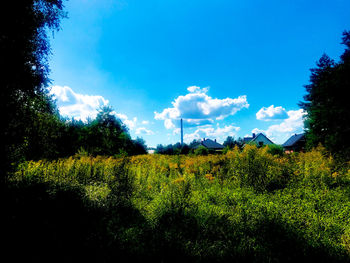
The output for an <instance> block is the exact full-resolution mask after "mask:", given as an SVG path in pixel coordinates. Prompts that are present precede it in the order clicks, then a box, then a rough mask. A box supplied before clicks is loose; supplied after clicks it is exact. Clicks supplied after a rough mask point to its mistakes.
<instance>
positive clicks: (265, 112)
mask: <svg viewBox="0 0 350 263" xmlns="http://www.w3.org/2000/svg"><path fill="white" fill-rule="evenodd" d="M256 118H257V119H258V120H262V121H271V120H281V119H286V118H288V114H287V111H286V109H284V108H282V107H281V106H279V107H274V106H273V105H271V106H270V107H267V108H266V107H262V108H261V109H260V110H259V111H258V112H257V113H256Z"/></svg>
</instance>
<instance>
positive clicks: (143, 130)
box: [135, 127, 154, 135]
mask: <svg viewBox="0 0 350 263" xmlns="http://www.w3.org/2000/svg"><path fill="white" fill-rule="evenodd" d="M135 134H137V135H139V134H143V135H153V134H154V132H153V131H151V130H148V129H146V128H145V127H139V128H137V129H136V131H135Z"/></svg>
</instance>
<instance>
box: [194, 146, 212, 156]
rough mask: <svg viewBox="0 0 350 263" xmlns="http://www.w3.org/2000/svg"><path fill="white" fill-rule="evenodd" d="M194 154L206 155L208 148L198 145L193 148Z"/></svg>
mask: <svg viewBox="0 0 350 263" xmlns="http://www.w3.org/2000/svg"><path fill="white" fill-rule="evenodd" d="M194 154H195V155H208V154H209V150H208V148H206V147H204V146H203V145H200V146H199V147H198V148H197V149H195V150H194Z"/></svg>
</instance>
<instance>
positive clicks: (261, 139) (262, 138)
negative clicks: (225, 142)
mask: <svg viewBox="0 0 350 263" xmlns="http://www.w3.org/2000/svg"><path fill="white" fill-rule="evenodd" d="M243 142H244V144H247V143H249V144H251V143H255V144H256V146H258V147H262V146H264V145H269V144H274V143H273V142H272V141H271V140H270V139H269V138H267V137H266V135H265V134H263V133H258V134H257V135H255V133H253V136H252V137H244V138H243Z"/></svg>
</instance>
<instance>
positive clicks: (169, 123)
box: [164, 119, 175, 130]
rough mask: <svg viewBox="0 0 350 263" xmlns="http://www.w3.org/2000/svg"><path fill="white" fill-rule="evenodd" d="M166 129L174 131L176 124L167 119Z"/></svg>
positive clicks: (165, 122)
mask: <svg viewBox="0 0 350 263" xmlns="http://www.w3.org/2000/svg"><path fill="white" fill-rule="evenodd" d="M164 127H165V128H167V129H168V130H169V129H174V128H175V124H174V123H173V122H172V120H171V119H165V120H164Z"/></svg>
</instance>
